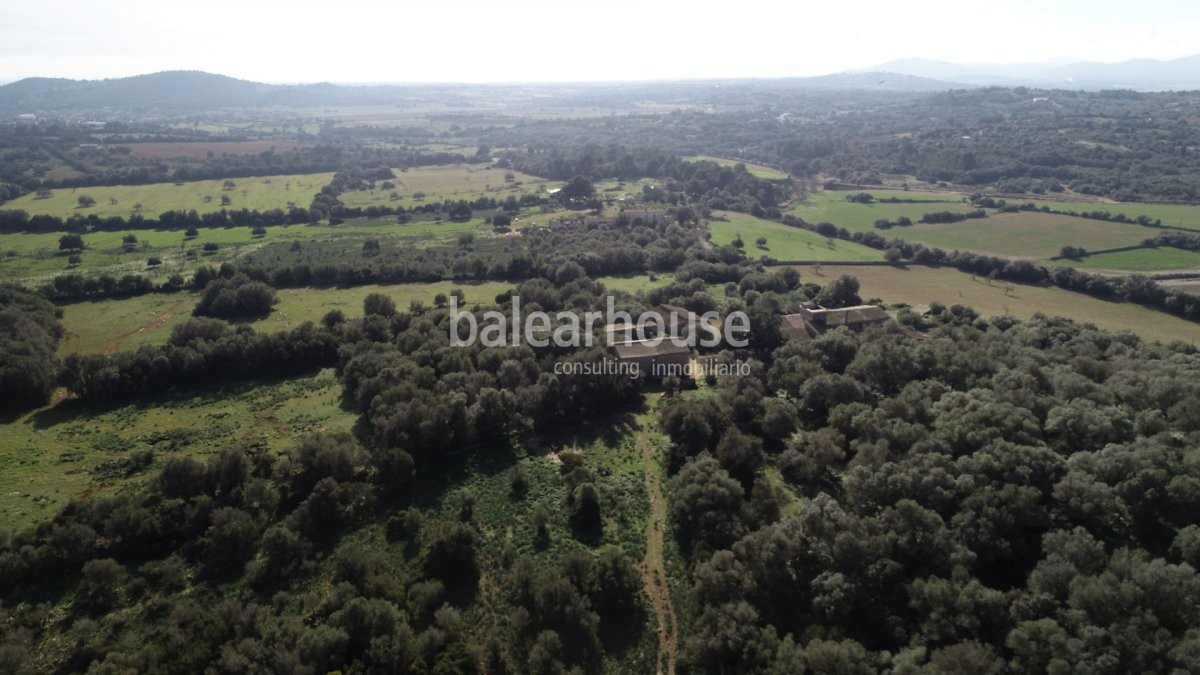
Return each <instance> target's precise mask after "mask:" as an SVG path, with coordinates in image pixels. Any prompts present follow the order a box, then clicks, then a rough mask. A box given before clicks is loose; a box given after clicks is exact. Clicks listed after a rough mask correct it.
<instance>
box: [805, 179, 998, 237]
mask: <svg viewBox="0 0 1200 675" xmlns="http://www.w3.org/2000/svg"><path fill="white" fill-rule="evenodd" d="M854 192H855V191H840V190H826V191H824V192H814V193H812V194H809V195H808V197H807V198H806V199H805V200H804V201H800V202H794V203H793V204H792V206H791V207H790V208H789V209H788V213H791V214H792V215H795V216H798V217H800V218H803V219H804V220H805V221H807V222H809V223H813V224H816V223H833V224H834V225H837V226H838V227H844V228H846V229H847V230H850V231H851V232H879V233H880V234H882V235H884V236H888V235H889V234H890V233H892V232H902V231H906V230H900V229H899V228H894V229H893V230H889V231H887V232H884V231H881V230H878V229H876V228H875V221H877V220H882V219H887V220H896V219H897V218H899V217H900V216H907V217H908V218H909V219H911V220H912V221H913V222H914V223H915V222H917V221H918V220H920V219H921V216H923V215H925V214H926V213H930V212H933V211H954V212H956V213H962V212H965V211H971V210H973V209H974V208H975V207H973V206H971V205H970V204H968V203H966V202H964V201H962V197H963V196H962V195H958V194H953V193H946V192H906V191H889V190H864V191H863V192H869V193H870V194H872V195H874V196H875V198H876V199H886V198H889V197H895V198H897V199H923V200H931V201H928V202H922V203H919V204H881V203H879V202H875V203H873V204H859V203H856V202H848V201H846V196H847V195H850V194H854ZM894 236H900V235H894Z"/></svg>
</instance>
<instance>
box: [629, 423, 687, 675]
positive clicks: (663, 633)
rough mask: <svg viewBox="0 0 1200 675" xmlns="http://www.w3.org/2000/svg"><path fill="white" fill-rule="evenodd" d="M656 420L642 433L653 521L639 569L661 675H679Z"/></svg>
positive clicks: (641, 448) (640, 446)
mask: <svg viewBox="0 0 1200 675" xmlns="http://www.w3.org/2000/svg"><path fill="white" fill-rule="evenodd" d="M649 424H653V418H652V417H650V416H647V417H646V418H643V419H642V428H641V429H640V430H639V432H638V441H637V445H638V453H639V455H640V457H641V464H642V468H643V474H644V475H645V477H646V494H647V495H648V496H649V498H650V517H649V519H648V520H647V522H646V557H645V559H644V560H643V561H642V563H641V564H640V565H639V566H638V567H639V569H640V572H641V574H642V583H643V585H644V586H645V589H646V597H647V598H648V599H649V600H650V607H651V609H652V610H653V611H654V617H655V619H656V620H657V622H658V658H657V659H656V671H657V673H658V675H675V660H676V656H677V654H678V650H679V643H678V629H677V627H678V623H677V621H676V618H675V605H674V603H672V601H671V589H670V587H669V586H668V585H667V568H666V564H665V561H664V544H663V538H664V537H665V536H666V531H667V501H666V498H665V497H664V496H663V490H662V467H661V466H660V465H659V463H658V455H659V452H658V448H657V447H656V444H655V443H654V441H653V440H652V439H651V438H650V437H649V434H648V433H647V432H648V431H649V428H648V425H649Z"/></svg>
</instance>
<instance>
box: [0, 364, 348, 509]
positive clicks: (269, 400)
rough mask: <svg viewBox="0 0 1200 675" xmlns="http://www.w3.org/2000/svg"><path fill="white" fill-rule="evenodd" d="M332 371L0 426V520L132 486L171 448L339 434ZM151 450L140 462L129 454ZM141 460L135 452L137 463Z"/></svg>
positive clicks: (62, 406) (80, 408)
mask: <svg viewBox="0 0 1200 675" xmlns="http://www.w3.org/2000/svg"><path fill="white" fill-rule="evenodd" d="M341 395H342V387H341V385H340V384H339V383H338V382H337V380H336V378H335V377H334V373H333V371H332V370H331V369H330V370H323V371H321V372H319V373H314V374H313V375H310V376H307V377H300V378H294V379H290V380H266V381H260V382H254V383H247V384H239V385H232V386H227V387H208V388H202V389H198V390H190V391H188V392H185V393H171V392H168V393H167V394H165V395H162V396H157V397H155V399H154V400H153V401H146V402H141V403H130V404H127V405H120V406H115V407H104V406H95V405H88V406H85V405H80V404H78V403H76V402H74V401H71V400H69V399H68V400H67V401H63V402H61V403H59V404H58V405H57V406H52V407H49V408H44V409H42V410H38V411H34V412H31V413H28V414H25V415H23V416H21V417H19V418H16V419H8V420H4V421H3V423H2V424H0V520H2V521H3V522H4V528H5V529H7V530H8V531H16V530H20V529H22V528H23V527H24V526H26V525H31V524H34V523H37V522H41V521H44V520H45V519H47V518H49V517H50V516H51V515H53V514H54V513H55V512H57V511H58V509H59V508H61V507H62V506H63V505H64V504H65V503H66V502H67V501H68V500H70V499H72V498H75V497H80V496H83V495H92V494H106V493H112V492H115V491H119V490H126V489H135V486H136V485H137V484H138V483H141V482H143V481H145V480H146V479H147V478H149V477H150V476H153V475H154V474H155V473H156V472H157V470H158V468H159V467H161V465H162V461H163V460H164V459H165V458H166V457H167V456H170V455H172V454H176V453H186V454H189V455H194V456H201V457H203V456H204V455H208V454H211V453H214V452H216V451H217V450H219V449H220V448H222V447H224V446H227V445H234V444H239V445H243V446H245V447H253V448H263V449H267V450H270V451H276V452H277V451H280V450H283V449H285V448H287V447H289V446H290V445H291V444H293V443H294V442H295V439H296V438H298V437H300V436H302V435H305V434H311V433H315V432H317V431H330V432H336V431H349V430H350V429H351V427H352V426H353V425H354V422H355V419H356V416H355V415H354V414H352V413H351V412H349V411H346V410H344V409H343V408H342V407H341ZM147 450H149V451H151V452H153V459H152V461H151V462H150V463H149V464H148V465H142V463H141V462H138V461H137V458H136V457H134V455H135V454H136V453H139V452H142V451H147ZM142 461H143V462H144V461H145V460H144V458H143V460H142Z"/></svg>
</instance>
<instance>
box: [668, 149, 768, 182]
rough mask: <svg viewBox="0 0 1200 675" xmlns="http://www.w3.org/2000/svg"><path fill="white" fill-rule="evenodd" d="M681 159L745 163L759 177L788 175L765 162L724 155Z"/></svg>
mask: <svg viewBox="0 0 1200 675" xmlns="http://www.w3.org/2000/svg"><path fill="white" fill-rule="evenodd" d="M681 159H684V160H687V161H689V162H702V161H708V162H716V163H717V164H720V165H721V166H733V165H735V164H745V165H746V171H749V172H750V175H751V176H756V177H758V178H766V179H767V180H787V177H788V175H787V174H786V173H784V172H783V171H780V170H779V169H773V168H771V167H769V166H765V165H763V164H754V163H752V162H739V161H738V160H736V159H725V158H724V157H712V156H710V155H692V156H691V157H682V158H681Z"/></svg>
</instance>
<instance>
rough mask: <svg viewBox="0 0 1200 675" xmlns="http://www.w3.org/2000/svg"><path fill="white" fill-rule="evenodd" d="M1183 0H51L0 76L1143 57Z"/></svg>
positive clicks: (461, 73)
mask: <svg viewBox="0 0 1200 675" xmlns="http://www.w3.org/2000/svg"><path fill="white" fill-rule="evenodd" d="M1196 35H1200V5H1198V4H1194V3H1190V2H1187V1H1185V0H1147V2H1142V3H1138V4H1136V5H1130V4H1128V3H1122V2H1118V1H1116V0H1098V1H1092V2H1086V1H1083V0H1067V1H1064V2H1054V3H1046V2H1037V1H1035V0H1014V1H1010V2H1005V3H993V4H991V5H988V6H982V7H973V8H972V9H971V11H970V12H969V13H968V12H964V10H963V9H962V5H961V4H960V3H956V2H952V1H951V0H926V1H923V2H920V3H919V5H917V6H914V4H912V3H907V4H903V5H897V4H895V3H886V2H882V1H880V0H863V2H860V3H857V4H856V5H855V6H854V10H853V11H852V12H847V11H846V9H845V7H843V6H809V7H804V8H803V9H802V10H801V9H798V8H789V9H787V10H781V9H780V8H779V7H778V6H777V5H774V4H773V3H769V2H765V1H763V0H748V1H747V2H743V3H740V4H739V5H738V8H737V11H736V12H730V11H729V10H728V9H726V8H718V7H716V6H714V5H711V4H690V5H686V6H685V5H676V4H668V3H657V4H650V3H638V2H633V1H632V0H610V2H607V3H605V4H604V5H603V11H597V9H596V6H594V5H589V6H583V5H574V4H564V3H557V2H548V1H546V0H535V1H534V2H527V3H521V5H520V6H517V5H514V4H512V3H506V4H499V3H478V2H468V3H463V4H459V5H454V6H451V5H449V4H441V5H434V6H429V5H420V6H399V5H397V6H390V7H380V6H378V5H374V4H373V3H368V2H363V1H362V0H347V1H346V2H342V3H338V4H335V5H330V4H327V3H322V4H317V3H314V2H300V3H286V4H285V3H280V2H263V3H253V4H251V3H239V2H232V1H231V0H212V1H210V2H208V3H205V4H204V6H203V11H197V10H194V9H185V8H183V7H179V6H174V5H169V4H165V3H158V2H150V1H149V0H131V1H130V2H126V3H122V4H119V5H112V4H108V3H103V4H102V3H100V2H97V1H95V0H85V1H84V2H70V1H68V0H46V1H45V2H41V3H38V4H36V5H34V4H17V3H12V4H7V5H6V6H4V7H3V8H0V44H3V47H0V81H2V82H10V81H14V80H19V79H22V78H25V77H33V76H39V77H66V78H72V79H102V78H113V77H125V76H130V75H138V74H143V73H149V72H156V71H163V70H202V71H206V72H211V73H220V74H223V75H229V76H231V77H236V78H239V79H246V80H254V81H261V82H271V83H311V82H322V81H329V82H339V83H393V82H414V83H417V82H471V83H474V82H480V83H483V82H550V81H623V80H661V79H704V78H742V77H745V78H771V77H805V76H815V75H824V74H828V73H834V72H841V71H847V70H854V69H861V68H866V67H871V66H874V65H877V64H880V63H884V62H887V61H891V60H895V59H904V58H912V57H920V58H928V59H938V60H944V61H949V62H953V63H960V64H961V63H1014V62H1022V63H1031V62H1045V61H1055V62H1067V61H1097V62H1109V63H1111V62H1118V61H1124V60H1128V59H1134V58H1152V59H1159V60H1168V59H1174V58H1180V57H1184V56H1190V55H1193V54H1195V53H1196V52H1197V51H1200V45H1197V43H1196V41H1195V36H1196Z"/></svg>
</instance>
